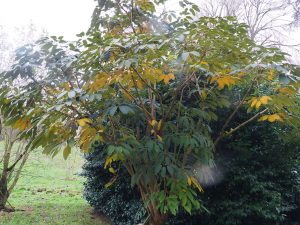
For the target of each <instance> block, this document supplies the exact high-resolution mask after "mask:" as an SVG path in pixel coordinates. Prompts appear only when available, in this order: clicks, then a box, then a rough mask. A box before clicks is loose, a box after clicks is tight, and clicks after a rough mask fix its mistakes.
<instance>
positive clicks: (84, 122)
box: [77, 118, 92, 127]
mask: <svg viewBox="0 0 300 225" xmlns="http://www.w3.org/2000/svg"><path fill="white" fill-rule="evenodd" d="M77 123H78V125H79V126H81V127H84V126H85V125H87V124H92V120H91V119H89V118H82V119H79V120H77Z"/></svg>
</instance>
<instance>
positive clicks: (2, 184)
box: [0, 171, 9, 211]
mask: <svg viewBox="0 0 300 225" xmlns="http://www.w3.org/2000/svg"><path fill="white" fill-rule="evenodd" d="M4 173H5V171H4ZM8 197H9V192H8V190H7V176H6V175H5V174H2V177H1V180H0V211H1V210H5V209H6V207H5V206H6V203H7V200H8Z"/></svg>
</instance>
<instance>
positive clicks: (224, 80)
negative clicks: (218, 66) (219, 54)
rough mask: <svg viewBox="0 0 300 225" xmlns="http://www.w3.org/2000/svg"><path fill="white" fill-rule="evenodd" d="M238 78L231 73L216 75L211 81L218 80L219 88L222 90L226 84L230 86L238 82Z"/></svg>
mask: <svg viewBox="0 0 300 225" xmlns="http://www.w3.org/2000/svg"><path fill="white" fill-rule="evenodd" d="M236 80H237V78H236V77H232V76H229V75H221V76H214V77H213V78H211V80H210V83H213V82H215V81H216V82H217V84H218V88H219V89H220V90H222V89H224V87H225V86H228V87H230V86H231V85H234V84H235V83H236Z"/></svg>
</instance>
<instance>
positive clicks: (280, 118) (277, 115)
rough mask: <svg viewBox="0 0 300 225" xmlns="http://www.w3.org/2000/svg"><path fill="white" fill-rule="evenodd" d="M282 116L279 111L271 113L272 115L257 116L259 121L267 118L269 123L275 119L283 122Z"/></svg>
mask: <svg viewBox="0 0 300 225" xmlns="http://www.w3.org/2000/svg"><path fill="white" fill-rule="evenodd" d="M282 117H283V115H279V113H275V114H272V115H264V116H262V117H260V118H259V121H265V120H268V121H269V122H271V123H273V122H275V121H280V122H283V119H282Z"/></svg>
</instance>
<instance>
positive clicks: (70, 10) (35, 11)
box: [0, 0, 96, 39]
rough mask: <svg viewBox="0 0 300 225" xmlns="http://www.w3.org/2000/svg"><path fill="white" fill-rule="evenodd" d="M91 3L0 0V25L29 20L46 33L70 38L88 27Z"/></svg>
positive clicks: (22, 22) (79, 1)
mask: <svg viewBox="0 0 300 225" xmlns="http://www.w3.org/2000/svg"><path fill="white" fill-rule="evenodd" d="M95 4H96V2H95V1H93V0H0V25H5V26H8V27H15V26H20V25H28V24H30V22H32V23H33V24H34V25H36V26H37V27H38V28H44V29H45V30H46V31H47V32H48V33H49V34H50V35H56V36H60V35H62V36H65V37H66V38H67V39H74V38H75V35H76V34H78V33H80V32H81V31H86V30H87V28H88V27H89V24H90V18H91V16H92V13H93V10H94V7H95Z"/></svg>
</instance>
